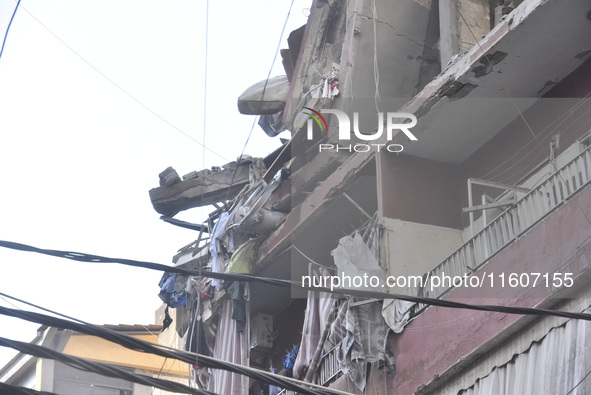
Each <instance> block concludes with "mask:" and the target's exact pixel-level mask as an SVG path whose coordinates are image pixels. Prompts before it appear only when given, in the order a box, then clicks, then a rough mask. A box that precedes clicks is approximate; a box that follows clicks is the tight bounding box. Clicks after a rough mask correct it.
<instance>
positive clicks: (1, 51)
mask: <svg viewBox="0 0 591 395" xmlns="http://www.w3.org/2000/svg"><path fill="white" fill-rule="evenodd" d="M20 4H21V0H18V1H17V3H16V7H14V12H13V13H12V16H11V17H10V22H8V26H7V27H6V33H4V40H2V48H0V58H2V54H3V53H4V46H5V45H6V37H8V32H9V31H10V26H11V25H12V20H13V19H14V16H15V15H16V11H17V10H18V6H19V5H20Z"/></svg>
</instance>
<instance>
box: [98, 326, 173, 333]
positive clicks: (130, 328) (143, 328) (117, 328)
mask: <svg viewBox="0 0 591 395" xmlns="http://www.w3.org/2000/svg"><path fill="white" fill-rule="evenodd" d="M101 326H102V327H103V328H106V329H110V330H112V331H117V332H160V331H161V330H162V325H156V324H149V325H141V324H133V325H126V324H116V325H110V324H105V325H101Z"/></svg>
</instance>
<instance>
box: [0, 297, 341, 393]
mask: <svg viewBox="0 0 591 395" xmlns="http://www.w3.org/2000/svg"><path fill="white" fill-rule="evenodd" d="M0 315H5V316H8V317H14V318H19V319H22V320H25V321H29V322H36V323H38V324H42V325H48V326H52V327H56V328H63V329H70V330H73V331H76V332H79V333H84V334H87V335H91V336H97V337H100V338H102V339H105V340H108V341H110V342H113V343H117V344H119V345H121V346H123V347H125V348H128V349H130V350H134V351H139V352H144V353H149V354H155V355H158V356H161V357H165V358H172V359H176V360H179V361H182V362H186V363H188V364H193V363H194V362H195V359H196V358H197V357H198V358H199V365H200V366H203V367H207V368H210V369H222V370H226V371H229V372H232V373H238V374H242V375H245V376H248V377H250V378H252V379H255V380H257V381H261V382H263V383H268V384H273V385H276V386H279V387H282V388H287V389H290V390H292V391H296V392H298V393H302V394H308V395H316V394H319V395H343V394H345V393H343V392H342V391H338V390H332V389H329V388H325V387H322V386H319V385H316V384H311V383H306V382H303V381H301V380H296V379H293V378H289V377H284V376H280V375H277V374H274V373H269V372H265V371H262V370H258V369H254V368H251V367H248V366H242V365H238V364H235V363H231V362H227V361H223V360H220V359H217V358H213V357H209V356H206V355H201V354H196V353H192V352H189V351H180V350H177V351H173V350H168V349H165V348H163V347H162V346H161V345H158V344H154V343H150V342H148V341H145V340H142V339H138V338H135V337H132V336H129V335H125V334H123V333H120V332H116V331H113V330H110V329H107V328H103V327H100V326H97V325H91V324H80V323H77V322H72V321H68V320H64V319H61V318H57V317H52V316H49V315H46V314H40V313H34V312H30V311H25V310H16V309H9V308H7V307H2V306H0ZM25 344H29V343H25Z"/></svg>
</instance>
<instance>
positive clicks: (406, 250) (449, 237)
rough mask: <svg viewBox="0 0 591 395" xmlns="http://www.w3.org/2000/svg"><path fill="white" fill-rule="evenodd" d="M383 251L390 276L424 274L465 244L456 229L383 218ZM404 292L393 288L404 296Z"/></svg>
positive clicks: (383, 260) (393, 290)
mask: <svg viewBox="0 0 591 395" xmlns="http://www.w3.org/2000/svg"><path fill="white" fill-rule="evenodd" d="M382 225H383V227H384V236H383V237H384V248H383V250H382V254H383V255H384V256H383V259H382V262H386V263H387V270H388V275H390V276H406V275H423V274H424V273H426V272H428V271H430V270H431V269H433V268H434V267H435V266H437V265H438V264H439V263H441V262H442V261H443V260H444V259H445V258H447V257H448V256H449V255H450V254H451V253H452V252H453V251H455V250H456V249H457V248H458V247H459V246H461V245H462V243H463V241H462V238H461V232H460V231H459V230H457V229H451V228H444V227H441V226H434V225H425V224H419V223H415V222H408V221H402V220H399V219H390V218H382ZM405 291H406V290H405V289H398V290H395V289H392V292H400V293H404V292H405Z"/></svg>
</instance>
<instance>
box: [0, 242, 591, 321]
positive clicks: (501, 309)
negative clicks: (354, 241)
mask: <svg viewBox="0 0 591 395" xmlns="http://www.w3.org/2000/svg"><path fill="white" fill-rule="evenodd" d="M0 247H4V248H10V249H14V250H19V251H27V252H35V253H39V254H44V255H49V256H54V257H60V258H66V259H71V260H75V261H79V262H90V263H118V264H123V265H127V266H133V267H141V268H145V269H150V270H158V271H164V272H170V273H178V274H184V275H188V276H203V277H209V278H215V279H218V280H229V281H249V282H259V283H264V284H269V285H275V286H283V287H296V288H299V289H304V290H309V291H320V292H327V293H331V294H335V295H342V296H354V297H358V298H370V299H371V298H378V299H398V300H403V301H407V302H413V303H419V304H425V305H429V306H438V307H446V308H453V309H468V310H478V311H489V312H496V313H505V314H515V315H532V316H555V317H565V318H573V319H581V320H586V321H591V314H587V313H573V312H569V311H561V310H550V309H541V308H535V307H517V306H502V305H479V304H468V303H460V302H454V301H450V300H444V299H434V298H425V297H420V296H409V295H402V294H392V293H385V292H376V291H364V290H359V289H350V288H347V289H342V288H336V289H331V288H325V287H313V286H304V285H303V284H302V283H301V282H299V281H294V280H284V279H278V278H269V277H260V276H254V275H250V274H237V273H217V272H211V271H197V270H188V269H183V268H180V267H174V266H166V265H162V264H159V263H153V262H145V261H135V260H131V259H121V258H107V257H103V256H99V255H90V254H83V253H79V252H71V251H58V250H44V249H41V248H37V247H33V246H28V245H26V244H20V243H14V242H9V241H4V240H0Z"/></svg>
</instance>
